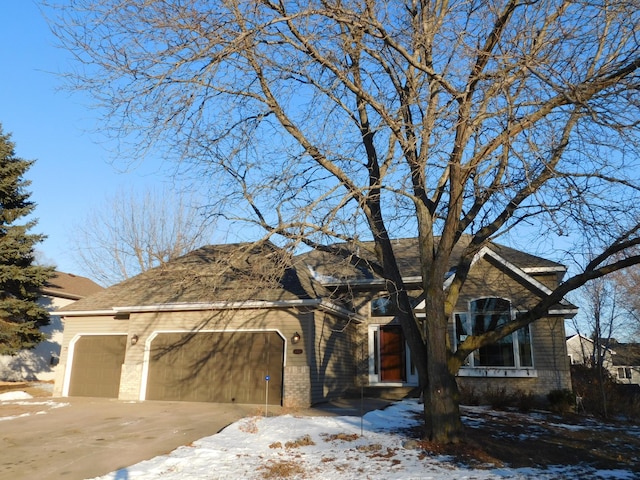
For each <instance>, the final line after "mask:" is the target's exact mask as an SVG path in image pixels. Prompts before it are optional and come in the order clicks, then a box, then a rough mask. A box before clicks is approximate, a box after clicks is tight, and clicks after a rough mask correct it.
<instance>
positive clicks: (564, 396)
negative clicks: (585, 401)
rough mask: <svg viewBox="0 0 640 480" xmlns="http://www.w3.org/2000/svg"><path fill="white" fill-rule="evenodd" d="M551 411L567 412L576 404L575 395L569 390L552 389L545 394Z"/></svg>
mask: <svg viewBox="0 0 640 480" xmlns="http://www.w3.org/2000/svg"><path fill="white" fill-rule="evenodd" d="M547 399H548V400H549V408H551V411H552V412H556V413H568V412H570V411H572V410H573V408H574V406H575V404H576V395H575V394H574V393H573V392H572V391H571V390H567V389H564V390H552V391H550V392H549V395H547Z"/></svg>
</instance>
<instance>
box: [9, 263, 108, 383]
mask: <svg viewBox="0 0 640 480" xmlns="http://www.w3.org/2000/svg"><path fill="white" fill-rule="evenodd" d="M100 290H103V287H101V286H100V285H98V284H97V283H95V282H94V281H93V280H90V279H88V278H86V277H81V276H78V275H73V274H71V273H63V272H55V275H54V276H53V278H51V279H50V280H49V282H48V283H47V285H46V286H45V287H44V288H43V289H42V295H41V296H40V298H39V299H38V303H39V304H40V305H42V306H43V307H44V308H46V309H47V310H48V311H49V312H53V311H54V310H57V309H59V308H62V307H65V306H67V305H69V304H70V303H73V302H75V301H76V300H80V299H81V298H84V297H86V296H87V295H90V294H92V293H96V292H99V291H100ZM41 330H42V332H43V333H44V334H45V335H46V336H47V339H46V340H44V341H43V342H41V343H40V344H38V345H37V346H36V347H35V348H33V349H30V350H22V351H21V352H19V353H18V354H17V355H13V356H12V355H0V380H3V381H25V380H26V381H35V380H39V381H45V382H46V381H52V380H54V379H55V372H56V366H57V365H58V360H59V358H60V345H61V344H62V330H63V325H62V320H61V318H60V317H59V316H57V315H51V316H50V322H49V325H46V326H44V327H42V329H41Z"/></svg>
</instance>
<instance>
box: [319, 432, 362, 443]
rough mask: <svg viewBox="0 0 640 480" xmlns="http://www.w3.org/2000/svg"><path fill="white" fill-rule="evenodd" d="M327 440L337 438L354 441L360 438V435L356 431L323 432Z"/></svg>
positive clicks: (330, 440)
mask: <svg viewBox="0 0 640 480" xmlns="http://www.w3.org/2000/svg"><path fill="white" fill-rule="evenodd" d="M322 437H323V438H324V441H325V442H333V441H336V440H342V441H343V442H353V441H355V440H357V439H358V438H360V435H358V434H356V433H335V434H333V435H329V434H323V435H322Z"/></svg>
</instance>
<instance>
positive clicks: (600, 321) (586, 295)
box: [574, 272, 626, 417]
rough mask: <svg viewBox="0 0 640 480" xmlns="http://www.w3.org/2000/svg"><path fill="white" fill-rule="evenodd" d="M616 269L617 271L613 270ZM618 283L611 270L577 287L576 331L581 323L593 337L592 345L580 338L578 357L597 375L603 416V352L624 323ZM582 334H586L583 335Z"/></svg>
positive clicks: (579, 329)
mask: <svg viewBox="0 0 640 480" xmlns="http://www.w3.org/2000/svg"><path fill="white" fill-rule="evenodd" d="M616 273H617V272H616ZM620 295H621V291H620V287H619V285H618V284H617V283H616V281H615V274H612V275H610V276H608V277H600V278H597V279H595V280H593V281H591V282H589V283H587V284H586V285H584V286H583V287H582V289H581V298H582V302H581V306H582V308H583V312H582V317H583V318H582V320H583V321H582V323H583V325H580V324H579V323H578V322H577V320H576V319H575V318H574V327H575V328H576V331H577V332H578V334H580V335H583V334H582V333H581V327H584V328H586V329H587V332H586V333H587V335H588V336H590V338H591V339H592V340H593V343H592V344H591V345H592V347H591V348H590V349H588V348H587V347H588V343H587V342H583V341H582V340H581V341H580V347H581V349H582V350H583V351H582V358H583V362H584V364H585V365H590V366H591V367H592V368H593V369H594V372H595V375H596V377H597V385H598V386H599V390H600V391H599V394H600V396H601V399H602V407H603V413H604V416H605V417H606V416H607V392H606V389H605V378H604V377H605V375H607V366H606V362H607V361H611V359H610V358H608V359H607V353H608V352H609V349H610V343H611V341H612V339H613V335H614V334H615V333H616V332H620V330H621V329H622V328H624V324H625V323H626V316H625V315H624V312H623V309H622V308H621V306H620V304H621V301H620ZM583 336H586V335H583Z"/></svg>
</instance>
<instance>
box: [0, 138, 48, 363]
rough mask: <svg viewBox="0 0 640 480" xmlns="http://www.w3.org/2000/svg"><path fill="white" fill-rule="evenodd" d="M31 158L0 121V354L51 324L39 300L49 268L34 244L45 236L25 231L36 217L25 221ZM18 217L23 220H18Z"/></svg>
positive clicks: (33, 339)
mask: <svg viewBox="0 0 640 480" xmlns="http://www.w3.org/2000/svg"><path fill="white" fill-rule="evenodd" d="M32 164H33V161H27V160H23V159H21V158H17V157H16V156H15V152H14V144H13V143H12V142H11V141H10V135H5V134H4V133H3V131H2V126H1V125H0V354H4V355H7V354H9V355H12V354H15V353H17V352H18V351H19V350H20V349H23V348H32V347H34V346H35V345H36V344H38V342H40V341H42V340H43V339H44V336H43V334H42V333H41V332H40V330H39V327H41V326H43V325H46V324H47V323H49V314H48V312H47V311H46V310H45V309H44V308H43V307H42V306H40V305H38V303H37V299H38V297H39V296H40V289H41V288H42V287H43V286H44V285H45V284H46V282H47V280H48V279H49V278H51V276H52V273H53V268H51V267H43V266H39V265H34V259H35V258H34V245H35V244H37V243H39V242H41V241H42V240H44V238H45V236H44V235H34V234H30V233H27V232H28V231H29V230H30V229H31V228H32V227H33V226H34V225H35V224H36V223H37V222H36V220H28V221H24V219H25V217H27V216H28V215H30V214H31V213H32V212H33V210H34V208H35V204H34V203H33V202H32V201H30V200H29V195H30V192H27V191H26V190H25V189H26V187H28V186H29V184H30V183H31V182H29V181H28V180H24V178H23V175H24V174H25V172H26V171H27V170H28V169H29V167H31V165H32ZM21 220H23V222H22V223H21Z"/></svg>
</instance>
